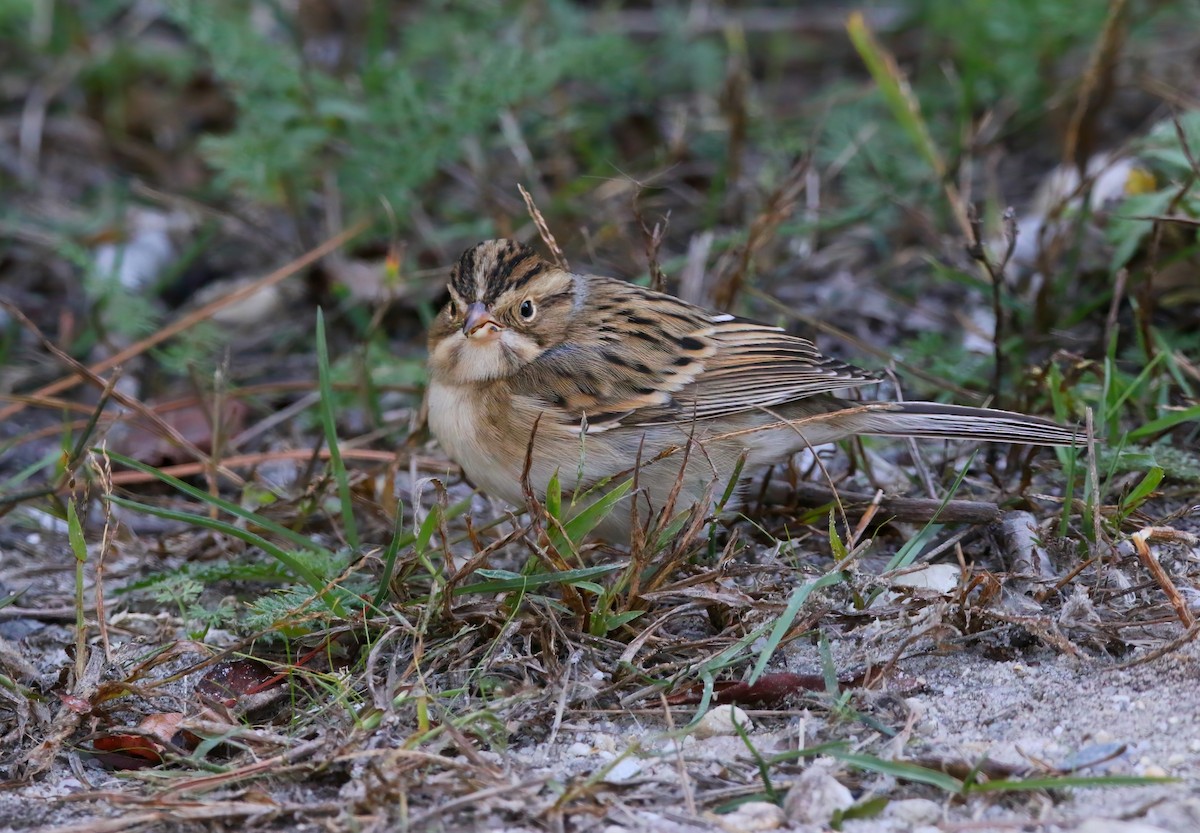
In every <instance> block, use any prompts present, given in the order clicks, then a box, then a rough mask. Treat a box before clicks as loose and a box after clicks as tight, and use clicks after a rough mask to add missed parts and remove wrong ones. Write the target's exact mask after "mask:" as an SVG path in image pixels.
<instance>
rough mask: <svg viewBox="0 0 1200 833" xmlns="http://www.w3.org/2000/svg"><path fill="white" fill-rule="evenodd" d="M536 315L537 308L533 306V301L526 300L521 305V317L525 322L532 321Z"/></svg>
mask: <svg viewBox="0 0 1200 833" xmlns="http://www.w3.org/2000/svg"><path fill="white" fill-rule="evenodd" d="M536 314H537V307H535V306H534V305H533V301H531V300H529V299H528V298H526V299H525V301H524V302H523V303H522V304H521V317H522V318H524V319H525V320H526V321H532V320H533V316H534V315H536Z"/></svg>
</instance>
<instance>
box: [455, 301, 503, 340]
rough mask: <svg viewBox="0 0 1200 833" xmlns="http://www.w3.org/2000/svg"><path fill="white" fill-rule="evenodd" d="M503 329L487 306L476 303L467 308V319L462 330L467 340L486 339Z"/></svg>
mask: <svg viewBox="0 0 1200 833" xmlns="http://www.w3.org/2000/svg"><path fill="white" fill-rule="evenodd" d="M502 329H504V328H503V327H501V326H500V323H499V322H498V321H496V319H495V318H492V311H491V310H490V309H488V308H487V306H486V305H485V304H481V303H479V302H478V301H476V302H475V303H474V304H471V305H470V306H469V307H467V319H466V321H464V322H463V329H462V331H463V335H465V336H466V337H467V338H486V337H487V336H489V335H491V334H492V333H498V332H500V331H501V330H502Z"/></svg>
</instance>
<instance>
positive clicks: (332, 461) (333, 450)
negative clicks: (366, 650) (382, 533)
mask: <svg viewBox="0 0 1200 833" xmlns="http://www.w3.org/2000/svg"><path fill="white" fill-rule="evenodd" d="M317 384H318V386H319V387H320V390H321V407H320V412H321V426H322V428H324V430H325V445H326V447H327V448H328V449H329V466H330V468H331V469H332V470H333V478H334V480H335V481H336V482H337V489H338V499H339V500H340V501H341V504H342V525H343V527H344V529H345V533H346V543H348V544H349V545H350V549H352V550H357V549H358V524H357V523H356V522H355V520H354V502H353V498H352V496H351V494H350V478H349V476H348V475H347V473H346V464H345V461H343V460H342V452H341V450H340V449H339V448H338V437H337V421H336V420H335V419H334V416H333V404H334V399H333V378H332V376H331V375H330V372H329V347H328V345H327V344H326V343H325V314H324V311H323V310H322V309H321V308H320V307H317Z"/></svg>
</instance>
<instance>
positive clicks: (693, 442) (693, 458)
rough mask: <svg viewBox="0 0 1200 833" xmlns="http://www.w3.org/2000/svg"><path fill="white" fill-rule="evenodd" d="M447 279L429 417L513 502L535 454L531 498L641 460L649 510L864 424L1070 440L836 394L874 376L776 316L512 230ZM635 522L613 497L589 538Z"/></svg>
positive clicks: (1029, 423) (615, 479) (1005, 415)
mask: <svg viewBox="0 0 1200 833" xmlns="http://www.w3.org/2000/svg"><path fill="white" fill-rule="evenodd" d="M448 290H449V295H450V299H449V301H448V302H447V303H446V305H445V306H444V307H443V308H442V310H441V311H440V313H439V314H438V315H437V317H436V318H435V319H434V321H433V323H432V325H431V326H430V330H429V363H428V370H429V385H428V389H427V396H428V400H427V402H428V415H429V427H430V429H431V431H432V433H433V435H434V436H435V437H436V439H437V440H438V442H439V443H440V444H441V446H442V448H443V449H444V450H445V451H446V453H447V454H448V455H449V456H450V458H451V459H452V460H454V462H456V463H458V464H459V466H461V467H462V469H463V471H464V472H465V474H466V475H467V477H468V478H469V479H470V480H471V481H472V482H473V483H474V484H475V485H476V486H477V487H479V488H481V489H482V490H483V491H484V492H486V493H488V494H490V495H492V496H494V497H497V498H501V499H503V500H505V501H507V502H509V503H512V504H517V505H523V504H524V503H525V496H524V495H525V493H524V490H523V486H522V483H523V477H524V476H525V475H526V466H527V465H528V470H527V476H528V483H529V486H530V488H531V489H532V491H533V493H534V495H535V496H536V497H537V498H538V499H539V500H542V499H544V498H545V496H546V490H547V486H548V484H549V483H550V482H551V479H552V478H553V477H554V476H555V475H556V474H557V475H558V480H559V483H560V488H561V489H562V490H563V492H564V494H566V493H569V492H570V491H571V490H572V489H574V490H575V494H583V493H584V492H586V491H588V490H591V489H593V487H598V488H597V489H596V491H600V492H602V491H603V490H604V489H605V488H611V487H613V486H615V485H616V484H617V483H620V482H623V481H625V480H628V479H629V478H631V477H632V475H633V472H634V469H635V468H636V469H637V478H636V481H635V484H636V489H635V490H633V491H631V492H630V493H628V495H627V496H626V498H625V499H632V500H635V501H638V513H637V517H639V518H640V519H642V520H649V519H652V518H654V516H655V513H657V512H660V511H661V510H662V509H663V508H664V507H668V506H673V509H674V510H675V511H683V510H687V509H690V508H691V507H692V506H693V505H694V504H696V503H697V502H699V501H708V502H709V503H710V504H711V503H712V501H713V495H714V494H716V495H718V496H719V495H722V494H723V492H724V491H725V489H726V485H727V484H728V483H729V481H730V480H731V479H732V478H733V477H734V475H735V472H737V473H739V476H740V473H741V472H745V473H746V475H749V474H751V473H752V472H753V471H754V469H756V468H761V467H764V466H770V465H776V464H780V463H785V462H786V461H787V460H788V459H789V458H790V457H791V455H793V454H794V453H796V452H798V451H800V450H803V449H806V448H810V447H812V446H818V445H822V444H824V443H830V442H834V441H836V440H841V439H844V438H846V437H852V436H855V435H859V434H866V435H877V436H886V437H927V438H941V439H968V440H986V441H994V442H1013V443H1028V444H1032V445H1071V444H1073V443H1074V442H1075V438H1076V434H1077V431H1076V429H1074V428H1070V427H1065V426H1062V425H1058V424H1056V423H1054V422H1051V421H1049V420H1046V419H1042V418H1039V417H1032V416H1026V415H1024V414H1018V413H1011V412H1008V411H1000V410H992V409H987V408H973V407H963V406H957V405H943V404H937V403H932V402H855V401H848V400H846V399H842V398H839V397H838V396H837V395H835V394H836V392H838V391H842V390H846V389H849V388H856V387H860V386H862V385H867V384H871V383H874V382H877V381H878V377H877V376H876V375H875V374H872V373H870V372H868V371H865V370H862V369H860V368H857V367H854V366H853V365H850V364H846V363H845V362H842V361H838V360H837V359H831V358H827V357H825V356H823V355H821V353H820V352H819V351H818V350H817V348H816V345H814V344H813V343H812V342H811V341H808V340H807V339H804V338H800V337H798V336H795V335H792V334H790V333H788V332H786V331H785V330H784V329H782V328H780V327H773V326H770V325H767V324H760V323H756V322H754V321H750V320H747V319H744V318H739V317H737V316H734V315H730V314H728V313H721V312H713V311H712V310H708V309H704V308H702V307H699V306H695V305H693V304H689V303H687V302H686V301H683V300H680V299H679V298H676V297H674V296H672V295H667V294H664V293H661V292H654V291H651V290H649V289H646V288H643V287H640V286H637V285H634V284H631V283H627V282H625V281H622V280H617V279H614V278H607V277H601V276H598V275H587V274H578V273H575V272H571V271H568V270H566V269H563V268H560V267H559V266H556V265H554V264H552V263H549V262H547V261H546V260H544V259H542V258H541V257H540V256H539V255H538V254H537V253H536V252H535V251H534V250H533V249H531V248H529V247H528V246H525V245H522V244H520V243H517V242H514V241H512V240H489V241H485V242H483V243H480V244H478V245H476V246H473V247H472V248H469V249H467V250H466V251H465V252H464V253H463V255H462V257H461V258H460V259H459V261H458V263H457V264H456V265H455V266H454V268H453V269H452V271H451V275H450V283H449V286H448ZM527 452H528V453H527ZM527 457H528V461H527ZM739 463H741V465H739ZM747 479H748V477H747V476H741V480H740V482H739V483H738V484H736V487H737V488H736V489H735V494H736V493H737V490H740V489H741V488H742V487H744V486H745V484H746V481H747ZM677 481H678V483H677ZM673 490H674V497H673V498H672V492H673ZM623 500H624V499H623ZM564 505H566V501H565V500H564ZM583 505H586V504H583ZM581 508H582V507H581ZM633 517H634V513H633V512H632V511H630V507H628V506H627V505H626V506H624V507H621V506H618V508H617V509H616V510H615V511H612V512H610V513H609V514H608V515H607V516H606V517H605V518H604V520H603V521H602V522H601V524H600V525H599V526H598V527H597V528H596V530H595V534H597V535H598V536H599V537H601V538H604V539H607V540H608V541H610V542H613V543H620V542H626V543H627V542H628V541H629V537H630V532H631V529H632V518H633Z"/></svg>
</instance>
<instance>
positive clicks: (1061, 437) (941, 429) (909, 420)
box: [845, 402, 1083, 445]
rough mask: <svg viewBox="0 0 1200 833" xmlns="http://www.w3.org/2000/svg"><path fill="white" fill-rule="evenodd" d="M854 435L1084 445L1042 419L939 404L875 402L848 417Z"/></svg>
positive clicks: (1072, 430) (1077, 434)
mask: <svg viewBox="0 0 1200 833" xmlns="http://www.w3.org/2000/svg"><path fill="white" fill-rule="evenodd" d="M845 416H846V417H847V419H848V420H849V421H851V422H852V424H853V426H854V433H860V434H875V435H877V436H883V437H928V438H932V439H946V440H983V441H987V442H1001V443H1026V444H1029V445H1079V444H1082V442H1083V432H1082V431H1081V430H1080V429H1079V428H1078V427H1076V426H1070V425H1059V424H1058V423H1056V422H1052V421H1051V420H1048V419H1043V418H1042V417H1034V416H1026V415H1025V414H1018V413H1013V412H1012V411H998V410H995V409H993V408H970V407H966V406H964V405H940V404H938V403H935V402H894V403H893V402H874V403H870V404H868V405H863V406H861V407H859V408H853V406H852V407H851V410H850V411H849V412H847V413H846V414H845Z"/></svg>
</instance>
